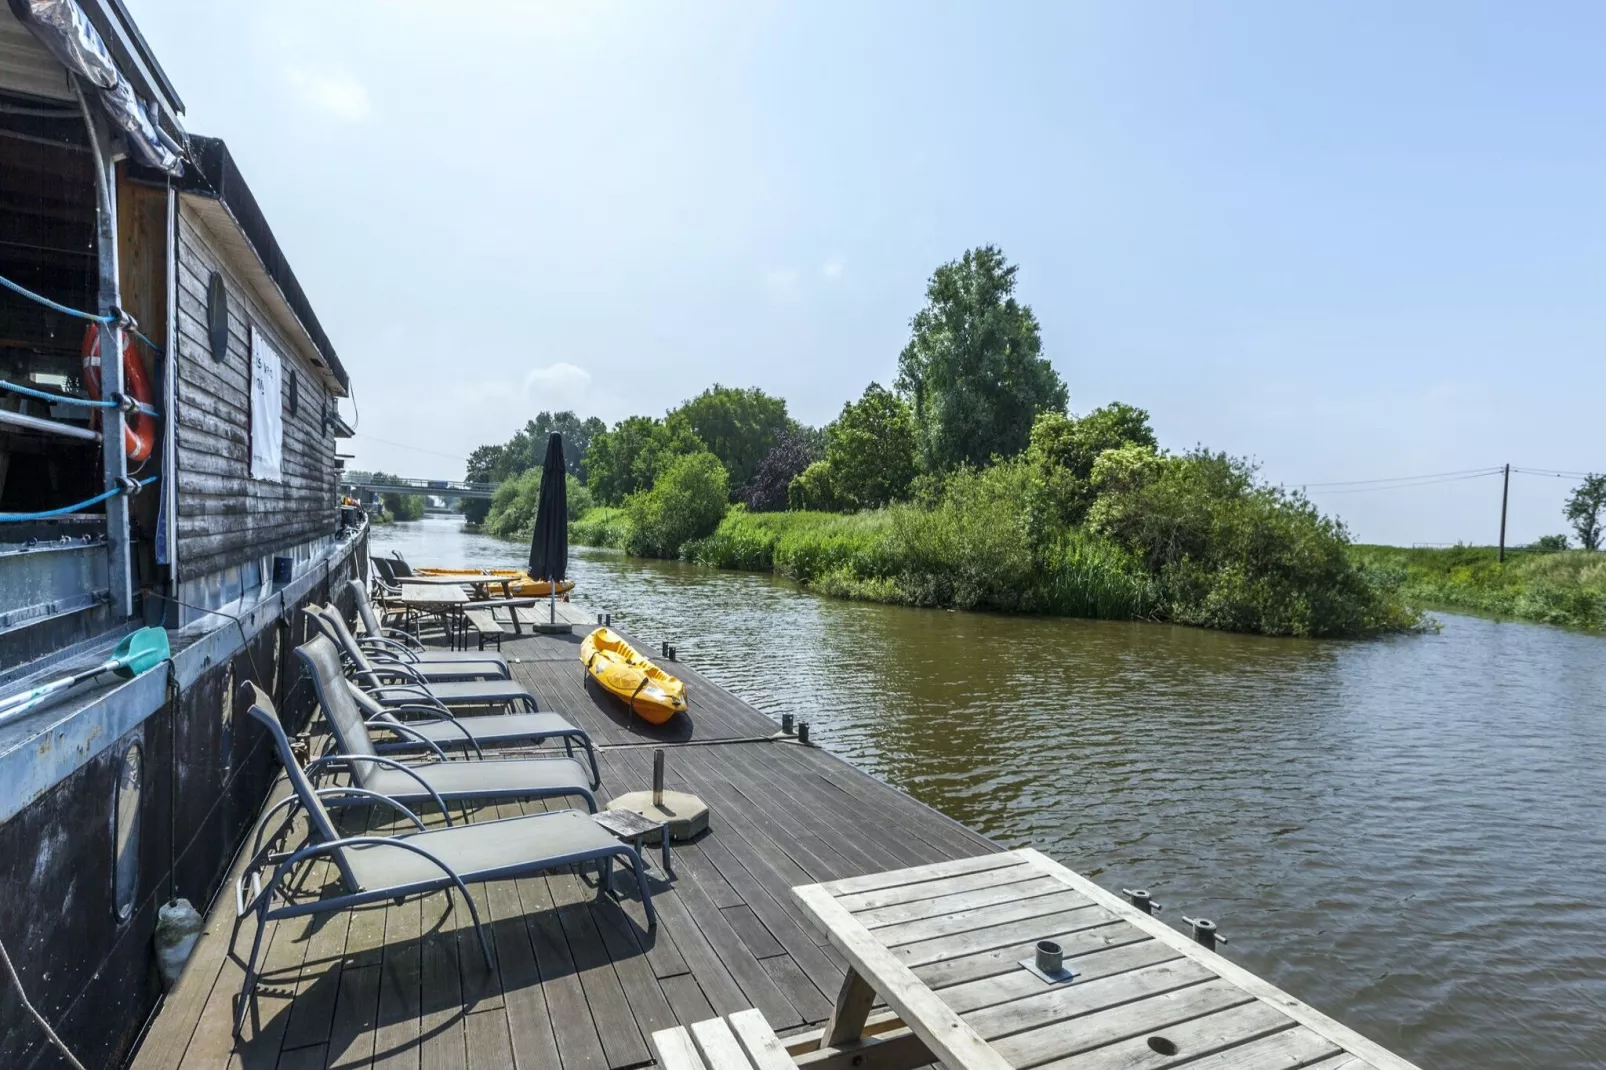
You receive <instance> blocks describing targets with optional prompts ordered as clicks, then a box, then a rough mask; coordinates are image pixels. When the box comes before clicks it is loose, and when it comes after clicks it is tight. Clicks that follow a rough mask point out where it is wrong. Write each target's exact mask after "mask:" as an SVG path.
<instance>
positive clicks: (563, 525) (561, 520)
mask: <svg viewBox="0 0 1606 1070" xmlns="http://www.w3.org/2000/svg"><path fill="white" fill-rule="evenodd" d="M565 474H566V470H565V469H564V467H563V436H562V435H560V434H558V433H557V432H556V431H554V432H553V433H552V434H550V435H548V436H547V440H546V459H545V460H544V461H542V462H541V497H540V500H539V501H537V502H536V504H535V534H534V535H532V536H531V537H530V575H531V576H533V577H535V578H536V579H538V580H546V581H548V582H549V583H551V584H552V619H553V620H554V621H556V620H557V589H558V581H559V580H563V579H567V578H568V572H569V488H568V486H567V480H566V479H565Z"/></svg>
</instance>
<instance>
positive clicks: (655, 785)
mask: <svg viewBox="0 0 1606 1070" xmlns="http://www.w3.org/2000/svg"><path fill="white" fill-rule="evenodd" d="M652 804H653V805H654V806H663V804H664V752H663V751H661V750H655V751H653V752H652Z"/></svg>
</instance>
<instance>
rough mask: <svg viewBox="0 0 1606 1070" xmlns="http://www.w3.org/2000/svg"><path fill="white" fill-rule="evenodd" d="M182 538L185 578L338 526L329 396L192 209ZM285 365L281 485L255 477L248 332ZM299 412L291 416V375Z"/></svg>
mask: <svg viewBox="0 0 1606 1070" xmlns="http://www.w3.org/2000/svg"><path fill="white" fill-rule="evenodd" d="M178 239H179V242H178V250H179V252H178V272H177V275H178V315H177V323H176V325H175V326H176V328H177V329H176V330H175V331H174V337H175V340H176V341H177V343H178V362H177V366H178V420H177V422H176V429H177V432H178V492H179V499H178V533H177V541H176V546H177V555H178V570H179V578H180V579H192V578H194V577H197V576H205V575H209V574H211V573H214V572H218V571H220V570H222V569H225V568H228V567H229V566H231V565H237V564H241V563H243V562H246V561H251V560H254V559H257V558H260V557H263V556H265V555H267V554H270V553H272V552H273V551H274V550H277V549H282V548H285V547H289V546H294V545H295V544H297V543H300V542H305V541H306V540H308V539H312V538H316V537H317V536H319V535H327V534H331V533H332V532H334V531H335V529H336V527H337V526H338V521H339V510H338V508H337V506H336V502H335V494H336V491H337V488H338V479H339V476H338V474H337V472H336V469H335V443H334V439H333V437H331V435H330V434H329V433H328V432H326V431H325V430H324V427H323V413H324V408H325V405H326V404H327V397H328V395H327V391H325V390H324V388H323V385H322V383H321V381H320V380H319V379H318V378H316V377H315V376H314V375H313V372H312V369H311V367H310V366H309V365H308V364H307V362H306V361H305V360H303V359H302V358H301V357H300V356H299V355H298V353H297V350H296V348H295V347H294V346H292V345H290V344H289V342H288V340H287V339H286V338H285V337H284V336H283V334H281V333H280V331H279V330H278V329H277V328H276V326H275V325H274V323H273V321H272V320H270V319H269V317H268V316H267V314H266V312H265V310H264V309H263V308H262V307H261V306H260V305H259V304H257V302H256V301H255V300H253V298H252V297H251V296H250V292H249V291H248V290H247V289H246V287H245V286H244V285H242V284H241V282H240V280H239V278H238V277H237V276H235V275H234V274H232V273H231V272H230V271H229V269H228V268H227V266H225V265H224V264H223V261H222V258H221V257H220V256H219V255H218V252H217V244H216V242H215V240H214V239H213V238H212V237H211V235H210V232H209V231H208V229H207V226H206V224H205V223H204V222H203V221H202V220H201V219H200V218H199V217H198V216H197V215H195V214H194V213H193V212H191V211H190V210H189V209H188V208H187V207H186V206H182V205H181V207H180V210H179V219H178ZM213 271H221V272H222V273H223V280H224V284H225V286H226V287H227V289H228V295H229V344H228V353H227V355H226V356H225V357H224V359H223V360H214V359H213V358H212V352H211V344H210V342H209V341H208V337H207V327H206V293H207V284H208V281H209V280H210V278H211V275H212V272H213ZM253 326H255V327H256V328H257V329H258V330H260V331H262V332H264V334H266V336H267V338H268V340H269V341H270V342H272V344H273V346H274V348H275V349H277V350H278V351H279V354H280V356H281V357H283V359H284V384H283V391H284V397H283V399H282V402H281V403H282V404H283V406H284V409H283V412H284V482H282V483H275V482H267V481H262V480H255V479H252V478H251V440H250V437H249V434H250V432H249V427H250V418H251V400H250V398H251V396H250V386H251V380H250V367H251V328H252V327H253ZM291 375H294V376H295V377H296V378H297V379H298V380H299V381H300V394H301V397H300V407H299V410H298V411H297V413H296V415H295V416H291V415H290V403H289V394H290V377H291Z"/></svg>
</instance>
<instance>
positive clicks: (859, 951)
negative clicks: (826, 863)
mask: <svg viewBox="0 0 1606 1070" xmlns="http://www.w3.org/2000/svg"><path fill="white" fill-rule="evenodd" d="M858 890H860V891H864V890H867V889H858ZM792 894H793V895H796V896H797V897H798V899H800V900H801V901H802V902H803V905H804V906H805V907H807V908H808V909H809V910H810V911H812V912H813V914H814V916H815V917H816V918H818V919H819V920H820V922H821V923H822V924H823V925H824V927H825V930H826V932H828V933H830V934H831V943H832V944H834V945H835V946H836V948H837V950H838V951H840V952H842V954H843V956H844V957H845V958H846V959H847V960H848V965H849V966H851V967H852V968H853V969H855V970H857V971H858V972H859V974H860V975H861V976H866V977H872V978H875V982H874V983H875V986H876V988H877V990H878V991H879V992H880V995H881V997H882V998H883V999H885V1000H886V1001H887V1006H889V1007H891V1008H892V1009H893V1010H895V1011H897V1012H898V1014H899V1015H901V1016H902V1017H903V1020H904V1021H905V1022H908V1023H909V1026H910V1028H911V1029H913V1030H914V1031H915V1033H916V1034H917V1035H918V1036H919V1037H920V1039H922V1040H924V1041H925V1042H926V1046H927V1047H928V1048H930V1049H931V1054H932V1056H933V1057H934V1058H936V1059H940V1060H941V1061H942V1062H944V1063H947V1064H948V1066H949V1067H950V1068H951V1070H959V1068H961V1067H964V1068H966V1070H1013V1068H1012V1067H1011V1066H1010V1065H1009V1064H1008V1063H1007V1062H1005V1061H1004V1059H1003V1057H1002V1056H1000V1055H999V1054H998V1053H997V1052H995V1051H994V1050H993V1049H992V1047H991V1046H989V1045H988V1043H987V1042H986V1041H985V1040H983V1039H982V1038H981V1037H980V1036H978V1035H977V1034H976V1031H975V1030H973V1029H971V1028H970V1026H968V1025H966V1024H965V1023H964V1022H963V1021H962V1020H961V1019H960V1017H959V1015H957V1014H955V1013H954V1011H953V1009H952V1008H951V1007H949V1006H948V1005H947V1004H946V1003H944V1002H943V1001H942V998H941V997H940V996H938V995H937V994H936V993H935V992H933V991H932V990H931V989H929V988H927V987H926V986H925V985H924V984H923V983H922V982H921V981H920V979H919V978H918V977H916V976H915V975H914V972H913V971H912V970H910V969H909V967H907V966H905V965H904V964H903V963H902V962H901V961H899V959H898V957H897V956H896V955H894V954H893V953H892V952H891V951H890V950H888V949H887V947H886V946H885V945H883V944H882V943H881V942H880V941H879V940H877V939H876V938H875V937H874V936H873V935H871V933H870V931H869V930H868V929H866V928H865V927H864V926H862V925H860V924H859V923H858V922H857V921H855V920H853V915H852V914H849V913H848V912H847V910H845V909H844V908H843V907H841V906H839V905H838V904H837V901H836V900H835V899H833V898H832V897H831V893H830V892H828V891H826V890H825V889H823V888H821V887H820V886H818V885H805V886H803V887H801V888H794V889H792Z"/></svg>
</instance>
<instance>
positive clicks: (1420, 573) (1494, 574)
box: [1351, 536, 1606, 630]
mask: <svg viewBox="0 0 1606 1070" xmlns="http://www.w3.org/2000/svg"><path fill="white" fill-rule="evenodd" d="M1565 543H1566V540H1565V539H1564V538H1562V537H1560V536H1548V537H1547V538H1546V539H1543V540H1541V541H1540V543H1539V544H1536V545H1535V546H1534V547H1530V548H1524V549H1519V550H1514V551H1507V553H1506V560H1505V561H1504V562H1501V561H1500V560H1499V551H1498V550H1496V549H1495V548H1494V547H1493V546H1451V547H1444V548H1433V549H1426V548H1424V549H1404V548H1401V547H1397V546H1356V547H1353V548H1352V551H1351V552H1352V554H1353V556H1354V557H1355V559H1356V560H1357V561H1358V562H1360V564H1361V565H1362V567H1364V568H1365V569H1366V570H1367V571H1368V572H1369V573H1371V575H1372V577H1373V582H1375V583H1377V584H1378V585H1380V586H1384V587H1387V588H1388V589H1390V590H1393V591H1395V592H1397V593H1398V595H1399V596H1400V597H1401V598H1402V599H1404V600H1405V601H1406V602H1408V603H1410V604H1412V605H1418V606H1424V607H1427V608H1430V609H1431V608H1443V609H1465V610H1470V611H1472V612H1475V613H1488V614H1493V615H1496V616H1503V617H1516V618H1518V619H1520V620H1531V621H1538V622H1540V623H1543V624H1559V625H1564V626H1567V627H1572V628H1593V629H1597V630H1606V554H1602V553H1599V552H1594V551H1589V550H1564V549H1559V548H1558V544H1560V545H1562V546H1564V545H1565Z"/></svg>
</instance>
